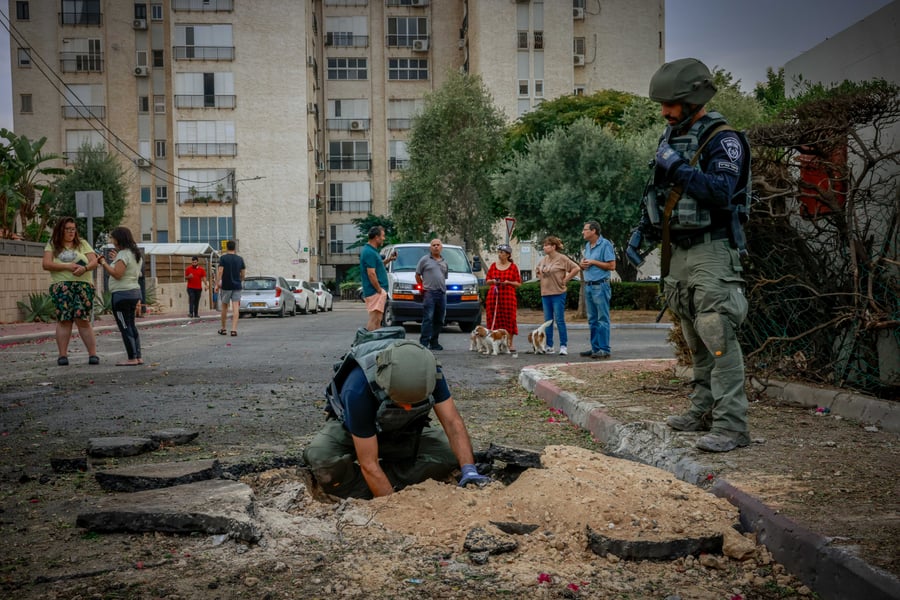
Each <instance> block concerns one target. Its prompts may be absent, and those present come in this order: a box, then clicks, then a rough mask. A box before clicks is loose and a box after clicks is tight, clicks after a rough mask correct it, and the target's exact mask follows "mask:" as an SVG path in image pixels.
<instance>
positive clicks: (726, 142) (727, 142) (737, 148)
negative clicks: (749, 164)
mask: <svg viewBox="0 0 900 600" xmlns="http://www.w3.org/2000/svg"><path fill="white" fill-rule="evenodd" d="M722 148H724V149H725V153H726V154H727V155H728V158H729V159H731V162H735V161H738V160H740V158H741V153H742V152H743V148H741V142H740V140H738V139H737V138H733V137H726V138H724V139H723V140H722Z"/></svg>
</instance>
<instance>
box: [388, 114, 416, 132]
mask: <svg viewBox="0 0 900 600" xmlns="http://www.w3.org/2000/svg"><path fill="white" fill-rule="evenodd" d="M387 127H388V129H393V130H397V129H410V128H411V127H412V119H410V118H409V117H407V118H403V119H388V120H387Z"/></svg>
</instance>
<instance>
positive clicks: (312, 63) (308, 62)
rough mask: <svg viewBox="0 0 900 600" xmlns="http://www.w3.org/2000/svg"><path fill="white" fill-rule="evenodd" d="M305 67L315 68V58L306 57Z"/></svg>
mask: <svg viewBox="0 0 900 600" xmlns="http://www.w3.org/2000/svg"><path fill="white" fill-rule="evenodd" d="M306 66H307V67H314V66H316V59H315V57H313V56H307V57H306Z"/></svg>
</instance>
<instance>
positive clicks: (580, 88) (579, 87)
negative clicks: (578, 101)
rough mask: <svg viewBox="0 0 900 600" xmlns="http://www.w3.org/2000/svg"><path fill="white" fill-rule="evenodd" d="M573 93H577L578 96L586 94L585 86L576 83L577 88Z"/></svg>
mask: <svg viewBox="0 0 900 600" xmlns="http://www.w3.org/2000/svg"><path fill="white" fill-rule="evenodd" d="M572 93H573V94H575V95H576V96H584V86H583V85H576V86H575V89H574V90H572Z"/></svg>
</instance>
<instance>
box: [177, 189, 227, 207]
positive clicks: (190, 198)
mask: <svg viewBox="0 0 900 600" xmlns="http://www.w3.org/2000/svg"><path fill="white" fill-rule="evenodd" d="M175 198H176V201H177V202H178V204H231V199H232V198H234V195H233V194H232V193H231V190H225V193H224V195H222V197H221V198H220V197H219V196H218V195H217V192H216V191H215V190H201V191H198V192H197V193H195V194H193V195H192V194H191V193H190V192H188V191H184V192H176V193H175Z"/></svg>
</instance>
